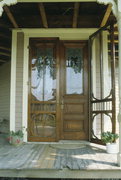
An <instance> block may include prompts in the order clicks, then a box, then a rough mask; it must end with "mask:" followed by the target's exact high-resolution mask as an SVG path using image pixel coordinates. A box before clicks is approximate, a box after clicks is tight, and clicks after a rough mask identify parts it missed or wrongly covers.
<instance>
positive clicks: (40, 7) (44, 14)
mask: <svg viewBox="0 0 121 180" xmlns="http://www.w3.org/2000/svg"><path fill="white" fill-rule="evenodd" d="M38 6H39V11H40V15H41V18H42V24H43V27H44V28H48V23H47V17H46V12H45V8H44V5H43V3H39V4H38Z"/></svg>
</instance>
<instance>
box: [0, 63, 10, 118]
mask: <svg viewBox="0 0 121 180" xmlns="http://www.w3.org/2000/svg"><path fill="white" fill-rule="evenodd" d="M10 65H11V64H10V62H8V63H6V64H4V65H2V66H0V118H4V119H7V120H10Z"/></svg>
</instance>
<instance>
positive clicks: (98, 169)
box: [0, 141, 121, 178]
mask: <svg viewBox="0 0 121 180" xmlns="http://www.w3.org/2000/svg"><path fill="white" fill-rule="evenodd" d="M107 171H108V173H107ZM81 172H83V173H81ZM100 173H101V174H100ZM96 174H97V176H98V178H100V177H101V178H119V177H121V168H120V167H118V165H117V155H116V154H107V153H106V151H105V147H103V146H99V145H95V144H92V143H91V144H90V143H88V142H86V143H85V142H77V141H75V142H74V141H71V142H68V141H65V142H63V141H61V142H60V143H50V144H48V143H26V144H23V145H21V146H18V147H14V146H12V145H9V144H7V143H3V144H2V143H1V144H0V177H39V178H40V177H43V178H66V177H67V178H76V177H77V178H90V177H91V178H95V177H96ZM104 174H105V176H104ZM93 176H94V177H93Z"/></svg>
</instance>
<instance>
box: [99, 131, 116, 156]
mask: <svg viewBox="0 0 121 180" xmlns="http://www.w3.org/2000/svg"><path fill="white" fill-rule="evenodd" d="M118 137H119V135H118V134H113V133H111V132H109V131H107V132H103V133H102V134H101V139H102V142H103V143H104V144H106V150H107V153H111V154H115V153H118V147H117V143H116V140H117V139H118Z"/></svg>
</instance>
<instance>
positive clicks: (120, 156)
mask: <svg viewBox="0 0 121 180" xmlns="http://www.w3.org/2000/svg"><path fill="white" fill-rule="evenodd" d="M119 1H120V0H118V16H117V20H118V31H119V114H118V120H119V153H118V165H119V166H121V4H120V3H121V2H119Z"/></svg>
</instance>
